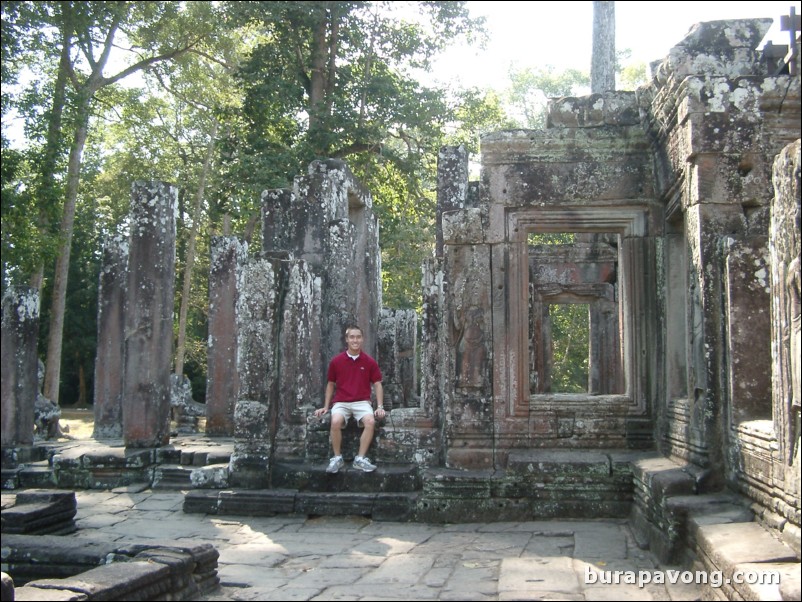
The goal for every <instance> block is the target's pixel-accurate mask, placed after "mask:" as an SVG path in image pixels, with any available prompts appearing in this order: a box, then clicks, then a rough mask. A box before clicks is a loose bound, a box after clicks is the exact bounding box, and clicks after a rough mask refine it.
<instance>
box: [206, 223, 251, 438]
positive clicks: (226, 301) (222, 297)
mask: <svg viewBox="0 0 802 602" xmlns="http://www.w3.org/2000/svg"><path fill="white" fill-rule="evenodd" d="M247 257H248V245H247V243H244V242H241V241H240V240H239V239H237V238H236V237H234V236H215V237H213V238H212V243H211V268H210V270H209V338H208V351H207V376H206V434H207V435H212V436H227V437H230V436H232V435H233V434H234V407H235V405H236V403H237V394H238V392H239V372H238V370H237V315H236V305H237V272H238V271H239V269H240V267H241V266H242V265H243V264H244V262H245V261H246V259H247Z"/></svg>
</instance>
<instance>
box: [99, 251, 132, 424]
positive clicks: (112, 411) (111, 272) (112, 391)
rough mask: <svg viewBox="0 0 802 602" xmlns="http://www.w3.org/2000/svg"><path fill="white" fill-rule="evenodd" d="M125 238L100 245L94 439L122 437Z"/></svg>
mask: <svg viewBox="0 0 802 602" xmlns="http://www.w3.org/2000/svg"><path fill="white" fill-rule="evenodd" d="M127 268H128V239H127V238H123V237H122V236H120V235H116V236H113V237H110V238H109V239H108V240H107V241H106V244H105V245H104V246H103V264H102V266H101V268H100V283H99V285H98V303H97V307H98V310H97V356H96V357H95V402H94V406H93V407H94V414H95V429H94V433H93V436H94V437H95V438H96V439H106V438H120V437H122V436H123V400H122V392H123V370H124V367H125V359H124V358H125V353H124V352H125V339H124V333H125V312H124V309H125V297H126V295H125V287H126V285H127V279H128V269H127Z"/></svg>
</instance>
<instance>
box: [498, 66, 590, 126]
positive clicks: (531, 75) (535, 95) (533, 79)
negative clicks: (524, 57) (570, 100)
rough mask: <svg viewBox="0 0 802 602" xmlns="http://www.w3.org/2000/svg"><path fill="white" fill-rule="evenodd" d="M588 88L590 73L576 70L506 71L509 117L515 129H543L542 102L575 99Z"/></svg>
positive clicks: (544, 118) (543, 109) (530, 69)
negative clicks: (565, 98)
mask: <svg viewBox="0 0 802 602" xmlns="http://www.w3.org/2000/svg"><path fill="white" fill-rule="evenodd" d="M585 88H587V89H589V88H590V74H588V73H586V72H584V71H579V70H577V69H566V70H565V71H557V69H556V68H555V67H554V66H552V65H547V66H545V67H539V68H536V69H533V68H531V67H526V68H523V69H511V70H510V88H509V91H508V93H507V95H508V102H509V104H510V109H511V112H512V116H513V118H514V119H515V120H516V122H517V123H518V125H519V127H526V128H531V129H543V128H545V127H546V103H547V101H548V99H549V98H556V97H560V96H576V95H577V94H580V93H586V92H585V91H584V89H585Z"/></svg>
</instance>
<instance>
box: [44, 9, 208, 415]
mask: <svg viewBox="0 0 802 602" xmlns="http://www.w3.org/2000/svg"><path fill="white" fill-rule="evenodd" d="M173 4H174V3H170V2H149V3H132V2H61V3H59V5H60V8H61V10H60V11H58V12H56V14H55V15H54V16H55V18H56V22H55V23H54V24H55V25H56V26H57V27H58V29H59V31H60V32H61V35H62V43H63V44H64V45H67V44H71V43H72V41H73V40H74V41H75V50H76V53H75V54H74V55H73V54H72V52H68V53H66V55H67V56H68V57H69V60H67V61H65V62H64V63H63V64H60V66H59V71H61V70H62V69H64V70H65V71H66V77H67V78H68V80H69V82H70V83H71V84H72V87H73V93H74V101H73V105H72V117H73V124H72V140H71V143H70V153H69V160H68V166H67V178H66V193H65V199H64V205H63V212H62V218H61V225H60V247H59V251H58V256H57V259H56V268H55V274H54V280H53V299H52V308H51V312H50V326H49V335H48V337H49V338H48V345H47V361H46V365H45V384H44V391H43V392H44V395H45V396H46V397H48V398H50V399H52V400H53V401H56V402H57V401H58V398H59V385H60V374H61V351H62V337H63V330H64V308H65V304H66V294H67V281H68V274H69V265H70V249H71V245H72V235H73V230H74V221H75V207H76V202H77V199H78V188H79V183H80V177H81V164H82V155H83V150H84V145H85V144H86V139H87V135H88V132H89V121H90V115H91V109H92V103H93V101H94V99H95V95H96V94H97V92H98V91H99V90H101V89H102V88H105V87H107V86H111V85H113V84H115V83H116V82H118V81H120V80H122V79H124V78H126V77H128V76H130V75H131V74H133V73H136V72H138V71H141V70H143V69H145V68H147V67H149V66H151V65H154V64H156V63H158V62H160V61H164V60H169V59H173V58H175V57H177V56H180V55H181V54H183V53H185V52H187V51H188V50H189V49H191V48H192V47H193V46H194V45H195V44H197V43H198V42H199V40H200V39H201V37H202V35H201V33H200V32H199V31H198V30H197V29H189V31H188V33H185V34H178V35H176V32H174V31H172V30H171V29H169V28H170V27H178V25H179V24H178V23H176V22H175V21H176V19H175V17H178V16H179V14H178V12H177V11H178V10H179V7H176V6H173ZM165 27H167V28H165ZM162 28H165V29H162ZM154 30H156V31H159V32H160V33H162V36H154V35H153V31H154ZM165 34H167V35H165ZM168 36H172V37H174V38H175V39H171V38H170V37H168ZM120 37H123V38H127V39H128V41H129V42H133V43H136V42H144V43H143V45H142V46H139V47H136V48H133V47H132V48H131V51H132V52H135V53H138V60H136V62H134V63H133V64H132V65H130V66H128V67H125V68H123V69H121V70H119V71H118V72H117V73H116V74H114V75H111V76H105V75H104V70H105V69H106V66H107V65H108V63H109V58H110V57H111V53H112V50H113V48H114V47H115V45H116V44H117V43H118V42H119V39H118V38H120ZM165 38H166V39H165Z"/></svg>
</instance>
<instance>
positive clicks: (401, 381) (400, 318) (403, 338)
mask: <svg viewBox="0 0 802 602" xmlns="http://www.w3.org/2000/svg"><path fill="white" fill-rule="evenodd" d="M417 326H418V316H417V314H416V313H415V311H414V310H412V309H383V310H382V313H381V320H380V322H379V354H378V355H379V357H378V359H379V365H380V366H381V370H382V378H383V380H382V384H383V386H384V407H385V408H387V409H388V410H389V409H392V408H408V407H416V406H417V405H418V403H417V395H416V392H417V378H416V370H415V364H416V362H415V348H416V341H417Z"/></svg>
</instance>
